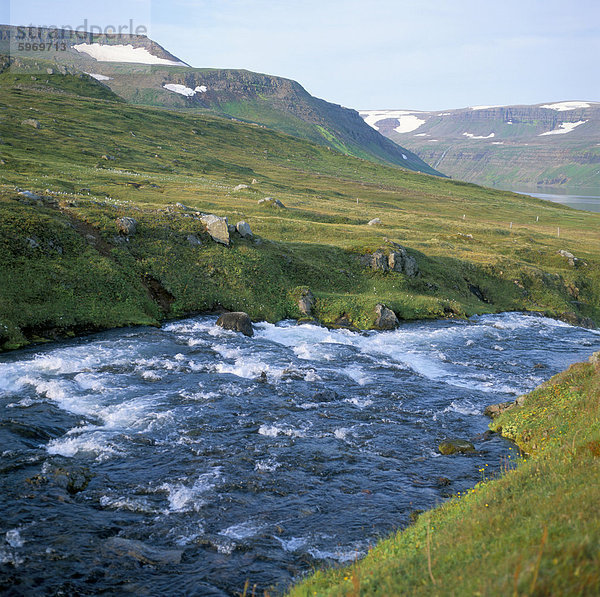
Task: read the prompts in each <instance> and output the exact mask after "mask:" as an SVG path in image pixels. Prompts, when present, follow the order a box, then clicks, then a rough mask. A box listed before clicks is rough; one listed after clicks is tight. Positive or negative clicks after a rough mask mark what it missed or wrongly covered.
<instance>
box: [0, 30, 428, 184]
mask: <svg viewBox="0 0 600 597" xmlns="http://www.w3.org/2000/svg"><path fill="white" fill-rule="evenodd" d="M0 36H1V37H0V39H1V42H0V52H1V53H2V54H4V55H6V56H10V59H11V61H10V66H11V67H12V68H13V69H14V70H19V71H20V72H23V71H24V72H31V74H32V75H34V73H41V74H42V75H43V74H46V73H50V72H54V71H56V72H61V73H64V72H69V73H71V74H82V73H85V74H86V75H87V76H91V77H93V78H94V79H96V80H97V81H100V82H101V83H102V85H105V86H106V87H107V88H109V89H111V90H112V91H113V92H114V93H116V94H117V95H119V96H120V97H122V98H124V99H125V100H126V101H128V102H130V103H135V104H143V105H150V106H165V107H169V108H173V109H180V110H204V111H210V112H213V113H216V114H219V115H222V116H227V117H230V118H236V119H239V120H244V121H248V122H255V123H258V124H262V125H265V126H268V127H270V128H273V129H276V130H279V131H282V132H285V133H288V134H291V135H294V136H297V137H300V138H303V139H309V140H311V141H314V142H317V143H320V144H321V145H326V146H328V147H330V148H332V149H336V150H338V151H340V152H342V153H345V154H347V155H353V156H355V157H360V158H364V159H368V160H373V161H378V162H385V163H391V164H396V165H399V166H402V167H404V168H407V169H409V170H415V171H418V172H425V173H428V174H437V175H439V172H436V171H435V170H434V169H433V168H431V167H430V166H429V165H428V164H426V163H425V162H424V161H423V160H422V159H421V158H419V157H418V156H416V155H415V154H414V153H412V152H411V151H409V150H408V149H404V148H402V147H398V145H397V144H395V143H392V142H391V141H390V140H388V139H387V138H385V137H384V136H383V135H380V134H378V133H377V132H376V131H374V130H373V129H372V128H370V127H368V126H366V125H365V123H364V122H363V120H362V119H361V118H360V116H359V114H358V112H357V111H355V110H351V109H348V108H344V107H342V106H339V105H336V104H332V103H330V102H326V101H324V100H321V99H318V98H316V97H313V96H312V95H310V94H309V93H308V92H307V91H306V90H305V89H304V88H303V87H302V86H301V85H300V84H299V83H297V82H296V81H292V80H290V79H285V78H282V77H275V76H271V75H266V74H261V73H254V72H249V71H245V70H235V69H206V68H192V67H190V66H189V65H188V64H186V63H185V62H184V61H182V60H180V59H179V58H177V57H176V56H174V55H172V54H171V53H169V52H168V51H167V50H165V49H164V48H163V47H162V46H160V45H159V44H157V43H156V42H154V41H152V40H151V39H149V38H148V37H146V36H145V35H116V34H115V35H106V34H92V33H85V32H75V31H70V30H63V29H48V28H28V27H11V26H6V25H2V26H0ZM8 66H9V65H8V64H7V65H5V68H6V67H8ZM34 76H35V75H34Z"/></svg>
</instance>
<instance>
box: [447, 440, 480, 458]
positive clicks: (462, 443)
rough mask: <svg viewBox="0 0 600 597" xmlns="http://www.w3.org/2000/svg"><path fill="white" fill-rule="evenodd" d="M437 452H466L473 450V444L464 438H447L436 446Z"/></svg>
mask: <svg viewBox="0 0 600 597" xmlns="http://www.w3.org/2000/svg"><path fill="white" fill-rule="evenodd" d="M438 452H439V453H440V454H444V455H445V456H446V455H448V454H468V453H469V452H475V446H474V445H473V444H472V443H471V442H468V441H467V440H464V439H448V440H446V441H443V442H442V443H441V444H440V445H439V446H438Z"/></svg>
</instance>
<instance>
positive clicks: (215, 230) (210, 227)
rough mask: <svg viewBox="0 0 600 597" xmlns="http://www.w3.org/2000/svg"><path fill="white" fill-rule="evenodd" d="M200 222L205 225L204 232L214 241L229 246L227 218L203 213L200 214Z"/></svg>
mask: <svg viewBox="0 0 600 597" xmlns="http://www.w3.org/2000/svg"><path fill="white" fill-rule="evenodd" d="M200 220H201V222H202V223H203V224H204V225H205V226H206V232H208V234H209V235H210V237H211V238H212V239H213V240H214V241H215V242H216V243H221V244H222V245H225V246H227V247H228V246H229V241H230V238H229V225H228V223H227V218H221V217H219V216H215V215H214V214H203V215H202V216H200Z"/></svg>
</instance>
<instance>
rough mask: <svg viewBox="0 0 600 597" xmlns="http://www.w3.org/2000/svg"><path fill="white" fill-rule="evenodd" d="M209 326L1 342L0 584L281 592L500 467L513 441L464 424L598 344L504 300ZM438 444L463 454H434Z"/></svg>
mask: <svg viewBox="0 0 600 597" xmlns="http://www.w3.org/2000/svg"><path fill="white" fill-rule="evenodd" d="M215 321H216V318H215V317H197V318H192V319H187V320H182V321H177V322H172V323H169V324H166V325H164V326H163V327H162V328H161V329H155V328H133V329H127V330H115V331H109V332H105V333H101V334H96V335H93V336H89V337H86V338H79V339H75V340H70V341H66V342H62V343H54V344H49V345H46V346H41V347H40V346H37V347H32V348H29V349H26V350H21V351H18V352H14V353H9V354H4V355H0V416H1V422H0V450H1V454H2V457H1V461H0V465H1V470H2V475H1V476H0V484H1V488H0V504H1V509H2V510H1V511H2V520H1V521H0V591H1V590H9V591H12V592H11V594H16V595H32V594H40V593H41V594H69V595H71V594H77V595H87V594H98V593H101V592H104V593H107V594H136V595H208V596H211V595H215V596H216V595H232V594H235V593H236V592H242V591H243V587H244V583H245V581H246V580H249V581H250V586H251V587H252V585H253V584H255V583H256V585H257V587H258V589H261V590H262V589H265V588H269V587H272V586H273V587H276V590H282V589H284V588H285V587H286V586H289V584H290V583H291V582H293V581H294V580H297V579H298V578H299V577H301V576H302V575H303V574H305V573H307V572H309V571H310V570H311V569H313V568H314V567H316V566H322V565H332V564H339V563H347V562H351V561H353V560H354V559H356V558H359V557H361V556H362V555H364V554H365V553H366V551H367V550H368V548H369V546H370V545H373V544H374V542H375V541H377V539H378V538H381V537H384V536H386V535H388V534H389V533H390V532H392V531H393V530H394V529H397V528H401V527H404V526H406V525H407V524H409V522H410V514H411V512H413V511H415V510H418V509H426V508H430V507H432V506H435V505H436V504H438V503H440V502H441V501H443V500H444V499H447V498H448V496H450V495H451V494H456V493H458V492H463V491H465V490H467V489H468V488H470V487H472V486H473V485H475V483H477V482H478V481H479V480H481V478H482V473H481V472H480V469H482V468H483V469H484V470H485V471H486V473H485V474H486V476H490V477H491V476H494V475H496V474H498V473H499V471H500V470H501V467H502V466H506V465H507V462H510V457H511V455H513V454H515V449H514V448H513V446H512V445H511V444H510V443H509V442H508V441H506V440H504V439H503V438H501V437H498V436H492V437H491V439H488V438H484V437H482V436H481V434H482V433H483V432H485V430H486V428H487V424H488V420H487V419H486V418H485V417H484V416H483V414H482V413H483V409H484V407H485V406H486V405H488V404H492V403H496V402H501V401H505V400H511V399H514V398H515V397H516V396H517V395H519V394H521V393H524V392H526V391H529V390H531V389H532V388H534V387H535V386H537V385H538V384H539V383H540V382H542V381H544V380H546V379H548V378H549V377H550V376H551V375H553V374H554V373H557V372H558V371H561V370H563V369H564V368H566V367H567V366H568V365H569V364H571V363H573V362H575V361H578V360H584V359H587V357H588V356H589V355H590V354H591V353H592V352H593V351H595V350H599V349H600V333H599V332H595V331H590V330H585V329H581V328H576V327H571V326H569V325H567V324H564V323H561V322H558V321H554V320H551V319H546V318H543V317H540V316H533V315H524V314H517V313H507V314H501V315H487V316H481V317H475V318H473V319H471V320H469V321H429V322H415V323H405V324H402V325H401V326H400V327H399V328H398V329H397V330H395V331H392V332H364V333H357V332H351V331H347V330H328V329H326V328H323V327H319V326H316V325H295V323H294V322H283V323H280V324H277V325H271V324H268V323H259V324H256V325H255V329H256V334H255V336H254V337H253V338H246V337H244V336H241V335H237V334H234V333H232V332H226V331H224V330H222V329H220V328H218V327H216V325H215ZM451 437H459V438H464V439H469V440H471V441H473V442H474V444H475V446H476V448H477V452H476V453H475V454H472V455H454V456H441V455H439V454H438V453H437V450H436V448H437V445H438V443H439V442H440V441H441V440H444V439H445V438H451ZM88 481H89V484H88ZM261 594H262V593H261Z"/></svg>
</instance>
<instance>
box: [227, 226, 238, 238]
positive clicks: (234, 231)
mask: <svg viewBox="0 0 600 597" xmlns="http://www.w3.org/2000/svg"><path fill="white" fill-rule="evenodd" d="M227 230H229V236H231V235H232V234H235V233H236V232H237V229H236V227H235V226H234V225H233V224H227Z"/></svg>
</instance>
